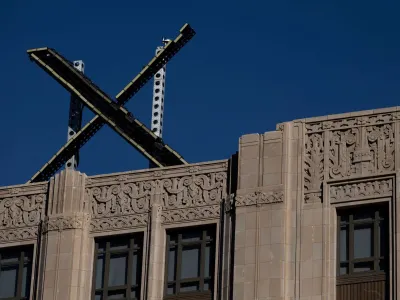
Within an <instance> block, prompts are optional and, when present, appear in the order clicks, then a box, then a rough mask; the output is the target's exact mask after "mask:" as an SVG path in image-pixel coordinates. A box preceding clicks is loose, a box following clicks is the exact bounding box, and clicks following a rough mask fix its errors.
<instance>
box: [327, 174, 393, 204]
mask: <svg viewBox="0 0 400 300" xmlns="http://www.w3.org/2000/svg"><path fill="white" fill-rule="evenodd" d="M329 194H330V202H331V203H341V202H348V201H359V200H367V199H379V198H385V197H392V196H393V178H383V179H382V178H381V179H372V180H367V181H361V182H352V183H340V184H332V185H331V186H330V188H329Z"/></svg>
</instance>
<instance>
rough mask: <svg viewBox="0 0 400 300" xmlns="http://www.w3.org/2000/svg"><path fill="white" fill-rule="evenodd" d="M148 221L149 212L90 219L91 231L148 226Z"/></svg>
mask: <svg viewBox="0 0 400 300" xmlns="http://www.w3.org/2000/svg"><path fill="white" fill-rule="evenodd" d="M147 222H148V214H135V215H130V216H119V217H111V218H101V219H92V220H91V221H90V231H92V232H96V231H105V230H116V229H123V228H131V227H139V226H146V224H147Z"/></svg>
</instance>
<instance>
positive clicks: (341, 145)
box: [304, 112, 398, 203]
mask: <svg viewBox="0 0 400 300" xmlns="http://www.w3.org/2000/svg"><path fill="white" fill-rule="evenodd" d="M397 119H398V118H397V112H393V113H384V114H375V115H373V114H372V115H366V116H357V117H348V118H342V119H340V118H338V119H332V120H328V121H321V122H311V123H306V124H305V129H306V136H305V151H304V155H305V157H304V197H305V202H307V203H308V202H320V201H322V183H323V182H324V181H327V180H342V179H347V178H348V179H351V178H357V177H364V176H371V175H381V174H386V173H390V172H392V171H394V169H395V131H394V123H393V122H394V121H395V120H397ZM324 157H325V158H326V161H325V160H324Z"/></svg>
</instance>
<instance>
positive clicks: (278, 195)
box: [235, 190, 284, 207]
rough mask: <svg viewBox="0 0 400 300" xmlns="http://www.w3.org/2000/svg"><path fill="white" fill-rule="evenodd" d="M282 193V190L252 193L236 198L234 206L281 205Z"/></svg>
mask: <svg viewBox="0 0 400 300" xmlns="http://www.w3.org/2000/svg"><path fill="white" fill-rule="evenodd" d="M283 197H284V193H283V191H282V190H273V191H260V190H257V191H252V192H250V193H248V194H246V195H240V196H236V200H235V206H236V207H240V206H250V205H257V206H259V205H263V204H272V203H282V202H283Z"/></svg>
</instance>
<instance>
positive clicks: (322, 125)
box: [305, 112, 398, 134]
mask: <svg viewBox="0 0 400 300" xmlns="http://www.w3.org/2000/svg"><path fill="white" fill-rule="evenodd" d="M397 118H398V112H393V113H383V114H375V115H369V116H358V117H355V116H354V117H347V118H338V119H332V120H327V121H318V122H307V123H306V124H305V128H306V133H308V134H310V133H312V132H318V131H324V130H338V129H347V128H351V127H357V126H370V125H382V124H385V123H391V122H393V121H395V120H397Z"/></svg>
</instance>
